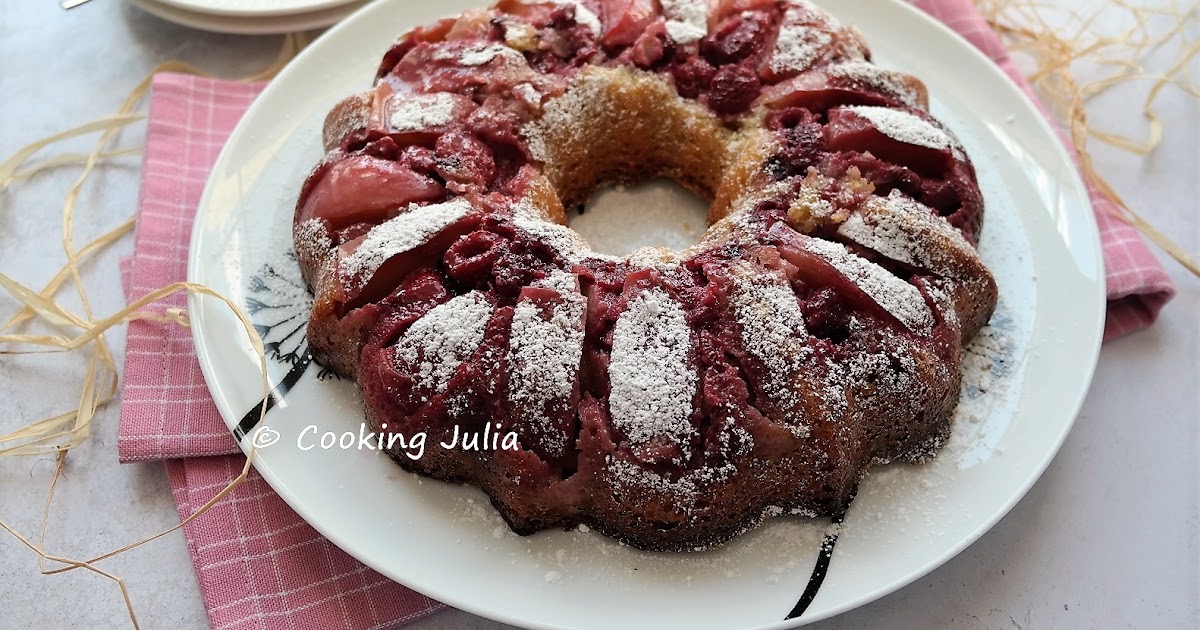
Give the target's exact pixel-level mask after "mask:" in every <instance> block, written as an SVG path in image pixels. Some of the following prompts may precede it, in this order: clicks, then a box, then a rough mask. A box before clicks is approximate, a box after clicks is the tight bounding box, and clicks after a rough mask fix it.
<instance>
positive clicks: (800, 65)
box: [771, 6, 833, 73]
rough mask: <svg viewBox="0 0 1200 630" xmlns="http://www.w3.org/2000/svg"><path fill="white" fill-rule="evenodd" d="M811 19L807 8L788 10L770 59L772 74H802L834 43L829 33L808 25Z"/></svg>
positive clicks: (810, 11) (810, 12)
mask: <svg viewBox="0 0 1200 630" xmlns="http://www.w3.org/2000/svg"><path fill="white" fill-rule="evenodd" d="M812 15H813V12H812V10H811V8H809V7H804V6H794V7H789V8H788V10H787V11H786V12H785V13H784V19H783V26H782V27H780V29H779V37H778V39H776V41H775V52H774V54H772V55H771V69H772V70H774V71H775V72H781V73H782V72H803V71H805V70H807V69H808V68H809V67H810V66H812V65H813V64H814V63H815V62H816V61H817V59H819V58H820V57H821V54H822V53H823V52H825V50H826V49H827V48H829V45H830V44H832V43H833V36H832V35H830V34H829V32H828V31H826V30H825V29H823V28H817V27H815V26H811V25H809V24H805V22H806V21H808V20H810V19H812Z"/></svg>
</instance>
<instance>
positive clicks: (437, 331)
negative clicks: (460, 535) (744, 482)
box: [394, 291, 492, 393]
mask: <svg viewBox="0 0 1200 630" xmlns="http://www.w3.org/2000/svg"><path fill="white" fill-rule="evenodd" d="M491 317H492V304H491V302H489V301H488V299H487V298H486V297H485V296H484V294H483V293H481V292H479V291H472V292H470V293H467V294H465V295H460V296H458V297H456V298H453V299H451V300H450V301H449V302H446V303H444V304H440V305H438V306H436V307H434V308H433V310H431V311H429V312H428V313H426V314H425V316H424V317H422V318H421V319H418V320H417V321H416V323H414V324H413V325H412V326H410V327H409V329H408V330H407V331H405V333H404V335H403V336H401V337H400V341H399V342H397V343H396V347H395V350H394V352H395V355H394V356H395V359H396V360H397V362H403V363H407V364H410V365H417V366H418V369H417V374H416V376H417V381H418V382H419V383H420V384H421V385H424V386H427V387H430V388H432V389H433V390H434V391H435V392H437V393H442V392H444V391H446V386H447V385H449V383H450V378H451V377H453V376H454V372H455V370H457V369H458V366H459V365H460V364H462V362H463V361H466V360H467V359H468V358H469V357H470V356H471V355H472V354H474V353H475V350H477V349H478V348H479V346H480V344H482V343H483V335H484V331H485V330H486V329H487V323H488V320H490V319H491Z"/></svg>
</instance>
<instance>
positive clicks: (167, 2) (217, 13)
mask: <svg viewBox="0 0 1200 630" xmlns="http://www.w3.org/2000/svg"><path fill="white" fill-rule="evenodd" d="M368 1H369V0H133V3H134V4H135V5H136V6H138V7H140V8H142V9H143V10H145V11H146V12H148V13H151V14H153V15H156V16H158V17H160V18H162V19H164V20H167V21H170V22H175V23H176V24H182V25H184V26H188V27H191V28H196V29H200V30H204V31H215V32H217V33H236V34H240V35H267V34H272V33H295V32H298V31H307V30H311V29H316V28H324V27H326V26H330V25H332V24H335V23H337V22H338V21H340V20H341V19H342V18H344V17H346V16H347V15H350V14H351V13H353V12H354V11H355V10H356V9H358V8H359V7H361V6H363V5H365V4H367V2H368Z"/></svg>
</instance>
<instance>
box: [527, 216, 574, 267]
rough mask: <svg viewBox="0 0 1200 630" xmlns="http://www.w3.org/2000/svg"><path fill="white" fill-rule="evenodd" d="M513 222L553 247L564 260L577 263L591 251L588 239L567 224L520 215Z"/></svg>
mask: <svg viewBox="0 0 1200 630" xmlns="http://www.w3.org/2000/svg"><path fill="white" fill-rule="evenodd" d="M513 224H514V225H516V226H517V227H518V228H521V229H522V230H525V231H526V232H529V234H530V235H532V236H533V237H534V238H535V239H537V240H538V241H539V242H541V243H543V244H545V245H546V246H547V247H549V248H550V249H553V250H554V251H555V252H556V253H558V255H559V256H560V257H562V259H563V260H566V261H567V262H571V263H575V262H579V261H580V260H583V259H584V258H586V257H587V255H588V254H589V253H590V250H591V248H589V247H588V244H587V241H585V240H583V237H582V236H580V235H579V233H578V232H576V231H575V230H572V229H571V228H569V227H567V226H565V225H559V224H557V223H551V222H550V221H542V220H538V219H529V218H525V217H524V216H521V215H518V216H515V217H514V218H513Z"/></svg>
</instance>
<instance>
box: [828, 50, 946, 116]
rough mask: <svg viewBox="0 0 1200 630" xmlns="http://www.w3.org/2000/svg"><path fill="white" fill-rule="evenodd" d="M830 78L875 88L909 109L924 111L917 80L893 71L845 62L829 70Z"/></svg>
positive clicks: (853, 61) (868, 63) (865, 64)
mask: <svg viewBox="0 0 1200 630" xmlns="http://www.w3.org/2000/svg"><path fill="white" fill-rule="evenodd" d="M827 72H828V73H829V76H831V77H837V78H840V79H845V80H847V81H852V82H854V83H857V84H860V85H863V86H866V87H869V88H874V89H876V90H879V91H880V92H884V93H887V94H890V95H892V96H894V97H896V98H897V99H899V100H900V102H901V103H904V104H905V105H907V106H908V107H912V108H917V109H922V108H923V105H924V104H923V103H922V100H921V92H920V91H919V90H918V89H917V87H916V85H917V84H916V83H915V81H916V79H914V78H912V77H909V76H907V75H904V74H900V73H899V72H895V71H893V70H884V69H883V68H880V67H879V66H877V65H875V64H873V63H871V62H869V61H861V60H851V61H845V62H843V63H839V64H834V65H832V66H830V67H829V69H828V70H827Z"/></svg>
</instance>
